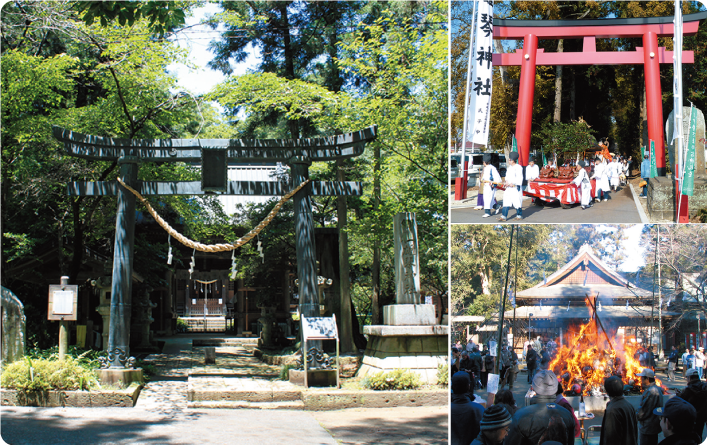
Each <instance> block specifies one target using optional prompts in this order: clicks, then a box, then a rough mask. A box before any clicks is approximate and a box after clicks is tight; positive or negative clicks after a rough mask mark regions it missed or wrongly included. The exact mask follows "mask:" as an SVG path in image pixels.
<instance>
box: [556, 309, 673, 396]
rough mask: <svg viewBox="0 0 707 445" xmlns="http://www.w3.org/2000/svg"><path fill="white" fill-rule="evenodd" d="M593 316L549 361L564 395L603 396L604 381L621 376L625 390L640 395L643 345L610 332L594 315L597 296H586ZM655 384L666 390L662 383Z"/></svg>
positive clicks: (575, 329)
mask: <svg viewBox="0 0 707 445" xmlns="http://www.w3.org/2000/svg"><path fill="white" fill-rule="evenodd" d="M586 302H587V305H588V306H589V307H590V312H591V313H592V317H591V319H590V320H589V322H587V323H586V324H583V325H580V326H574V327H570V329H569V330H568V333H567V337H565V338H566V340H567V342H566V343H565V346H563V347H561V348H559V349H558V350H557V351H556V354H555V356H554V358H553V360H552V361H551V362H550V366H549V368H550V370H552V371H553V372H554V373H555V375H557V376H558V377H559V378H560V382H561V383H562V388H563V389H564V390H565V395H576V396H579V395H580V394H584V395H585V396H596V395H600V394H604V388H603V385H604V379H605V378H607V377H610V376H612V375H616V376H619V377H620V378H621V380H622V381H623V382H624V385H628V386H625V387H624V388H625V391H627V392H629V393H630V392H634V391H635V392H639V391H638V388H637V387H639V386H640V384H641V378H640V377H636V375H637V374H640V373H641V371H642V370H643V366H641V364H640V362H639V354H638V352H639V349H640V345H639V344H638V343H637V342H636V339H635V338H634V337H633V336H624V335H617V333H616V332H611V333H609V332H607V331H606V329H604V326H603V324H602V322H601V320H600V319H599V317H598V316H597V314H596V312H595V308H596V297H589V296H588V297H587V300H586ZM656 384H657V385H658V386H661V387H662V388H663V390H664V391H665V390H667V388H665V387H664V386H663V385H662V383H661V382H660V380H658V379H656Z"/></svg>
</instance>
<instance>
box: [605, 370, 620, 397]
mask: <svg viewBox="0 0 707 445" xmlns="http://www.w3.org/2000/svg"><path fill="white" fill-rule="evenodd" d="M604 389H605V390H606V393H607V394H608V395H609V397H617V396H620V395H622V394H623V393H624V382H622V381H621V379H620V378H619V377H618V376H615V375H612V376H611V377H609V378H607V379H605V380H604Z"/></svg>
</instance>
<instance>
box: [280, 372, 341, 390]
mask: <svg viewBox="0 0 707 445" xmlns="http://www.w3.org/2000/svg"><path fill="white" fill-rule="evenodd" d="M289 372H290V383H293V384H295V385H300V386H304V370H303V369H290V370H289ZM336 372H337V371H336V369H308V370H307V385H308V386H316V387H328V386H336Z"/></svg>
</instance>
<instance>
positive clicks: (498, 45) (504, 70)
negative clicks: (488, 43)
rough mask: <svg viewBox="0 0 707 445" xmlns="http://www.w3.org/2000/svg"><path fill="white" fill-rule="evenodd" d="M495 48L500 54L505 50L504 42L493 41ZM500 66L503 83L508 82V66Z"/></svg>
mask: <svg viewBox="0 0 707 445" xmlns="http://www.w3.org/2000/svg"><path fill="white" fill-rule="evenodd" d="M493 49H494V51H496V52H497V53H499V54H501V53H502V52H503V44H502V43H501V41H500V40H494V41H493ZM498 68H499V69H500V70H501V83H506V78H507V76H508V68H506V67H505V66H499V67H498Z"/></svg>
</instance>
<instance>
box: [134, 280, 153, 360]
mask: <svg viewBox="0 0 707 445" xmlns="http://www.w3.org/2000/svg"><path fill="white" fill-rule="evenodd" d="M152 290H153V289H152V288H151V287H149V286H147V287H145V288H144V289H142V291H141V292H140V293H139V294H138V301H136V302H135V305H134V306H133V307H134V309H135V317H134V319H133V320H132V324H133V326H132V327H133V328H134V329H133V330H134V332H136V333H137V334H138V335H139V340H140V343H138V344H137V346H136V348H137V349H139V350H140V351H143V352H146V351H156V350H157V347H156V346H155V345H153V344H152V342H151V341H150V327H151V325H152V322H153V321H155V319H154V318H153V317H152V310H153V309H154V308H155V307H157V305H156V304H155V303H153V302H152V301H151V300H150V293H151V292H152Z"/></svg>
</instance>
